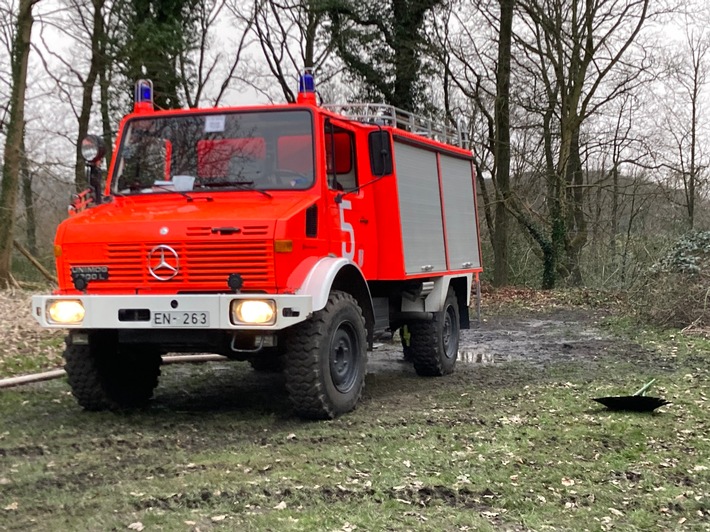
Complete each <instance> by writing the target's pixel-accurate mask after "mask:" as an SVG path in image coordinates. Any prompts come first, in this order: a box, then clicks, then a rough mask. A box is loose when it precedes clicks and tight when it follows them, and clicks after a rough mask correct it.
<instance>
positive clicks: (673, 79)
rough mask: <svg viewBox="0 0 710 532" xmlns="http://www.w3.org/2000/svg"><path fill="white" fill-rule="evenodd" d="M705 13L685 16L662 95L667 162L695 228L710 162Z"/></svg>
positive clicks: (709, 41) (709, 42)
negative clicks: (706, 142) (706, 139)
mask: <svg viewBox="0 0 710 532" xmlns="http://www.w3.org/2000/svg"><path fill="white" fill-rule="evenodd" d="M708 22H710V13H708V12H707V8H706V12H705V16H704V17H703V16H700V13H697V12H696V13H694V14H693V16H692V18H691V17H690V16H686V17H685V24H684V35H683V39H682V41H681V43H680V45H681V48H680V49H673V51H672V52H671V53H670V54H668V55H667V57H666V65H667V76H666V80H665V82H666V83H665V87H664V90H663V96H662V98H660V101H661V104H662V107H663V108H664V111H665V112H664V113H663V114H662V115H661V116H662V120H661V123H660V127H662V128H663V129H664V130H665V131H667V132H668V138H669V141H670V143H671V153H674V155H671V154H669V157H672V159H671V160H669V161H668V162H667V163H666V164H667V166H668V169H669V171H670V173H671V176H672V177H674V178H675V179H677V180H678V181H680V183H681V186H682V188H683V191H684V202H683V203H684V205H683V206H684V208H685V211H686V224H687V228H688V229H691V230H692V229H693V228H694V227H695V223H696V203H697V201H698V194H699V191H700V189H701V187H702V186H703V185H704V183H705V179H704V175H705V172H706V170H707V166H708V161H707V158H706V155H705V150H703V143H702V142H701V140H702V139H703V138H704V137H705V136H706V135H707V133H708V130H707V125H708V124H707V119H706V118H704V116H703V115H704V113H703V110H704V108H703V102H704V100H705V98H704V96H705V88H706V86H707V84H708V75H709V74H710V33H709V32H708V29H707V23H708Z"/></svg>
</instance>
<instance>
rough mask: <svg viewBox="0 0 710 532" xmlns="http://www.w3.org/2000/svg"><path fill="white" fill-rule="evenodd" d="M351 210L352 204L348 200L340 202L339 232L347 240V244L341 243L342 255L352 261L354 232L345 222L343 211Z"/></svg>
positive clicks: (353, 255) (353, 256)
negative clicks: (345, 234)
mask: <svg viewBox="0 0 710 532" xmlns="http://www.w3.org/2000/svg"><path fill="white" fill-rule="evenodd" d="M351 208H352V204H351V203H350V202H349V201H348V200H342V201H341V202H340V208H339V211H340V230H341V231H342V232H343V233H347V234H348V240H349V242H343V249H342V255H343V257H345V258H346V259H350V260H353V259H354V258H355V230H354V229H353V226H352V225H351V224H350V223H348V222H346V221H345V211H346V210H350V209H351ZM348 248H350V249H348Z"/></svg>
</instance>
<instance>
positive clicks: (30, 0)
mask: <svg viewBox="0 0 710 532" xmlns="http://www.w3.org/2000/svg"><path fill="white" fill-rule="evenodd" d="M38 1H39V0H20V2H19V8H18V11H17V16H16V19H15V34H14V38H13V41H12V42H13V44H12V54H11V65H12V72H11V73H12V76H11V80H12V81H11V84H12V90H11V95H10V112H9V118H8V123H7V136H6V138H5V151H4V158H5V161H4V164H3V169H2V183H1V184H0V286H1V285H5V286H7V285H9V284H10V282H11V279H12V273H11V266H12V249H13V237H14V226H15V206H16V205H17V198H18V195H19V194H18V192H19V184H20V168H21V164H22V157H23V154H22V139H23V136H24V131H25V92H26V90H27V66H28V63H29V56H30V38H31V35H32V24H33V18H32V7H33V6H34V5H35V4H36V3H37V2H38Z"/></svg>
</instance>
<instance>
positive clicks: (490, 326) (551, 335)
mask: <svg viewBox="0 0 710 532" xmlns="http://www.w3.org/2000/svg"><path fill="white" fill-rule="evenodd" d="M614 346H617V347H619V340H618V339H613V338H612V337H611V336H610V335H609V334H607V333H605V332H604V331H602V330H601V328H600V327H599V322H598V317H597V316H595V315H594V314H592V313H590V312H585V311H580V310H577V309H573V310H560V309H557V310H555V311H553V312H552V313H550V314H546V315H544V316H540V315H535V316H532V317H526V316H492V317H484V319H483V320H482V321H481V323H480V324H479V323H477V322H475V321H474V322H472V323H471V328H470V329H467V330H463V331H461V335H460V341H459V355H458V364H466V365H477V364H478V365H490V364H505V363H510V362H523V363H529V364H531V365H534V366H544V365H546V364H549V363H554V362H565V361H568V362H573V361H594V360H596V359H598V358H599V357H600V356H603V355H604V354H606V353H607V352H608V351H609V349H611V348H614ZM634 347H635V348H634ZM629 348H630V347H629V346H628V345H625V346H624V347H623V349H629ZM631 348H632V350H636V349H640V347H639V346H632V347H631ZM405 368H408V369H407V370H409V369H411V368H410V365H409V364H406V363H405V362H404V360H403V357H402V346H401V344H400V342H399V335H398V334H396V335H395V336H394V338H380V339H379V343H376V344H375V349H374V350H373V351H371V352H370V353H369V359H368V373H378V372H381V371H392V370H399V371H402V370H404V369H405ZM412 371H413V369H412Z"/></svg>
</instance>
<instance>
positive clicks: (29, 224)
mask: <svg viewBox="0 0 710 532" xmlns="http://www.w3.org/2000/svg"><path fill="white" fill-rule="evenodd" d="M22 199H23V200H24V203H25V234H26V235H27V247H28V248H29V251H30V253H32V255H37V219H36V217H35V204H34V197H33V196H32V174H31V173H30V168H29V161H28V160H27V154H26V151H25V142H24V138H23V139H22Z"/></svg>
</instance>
